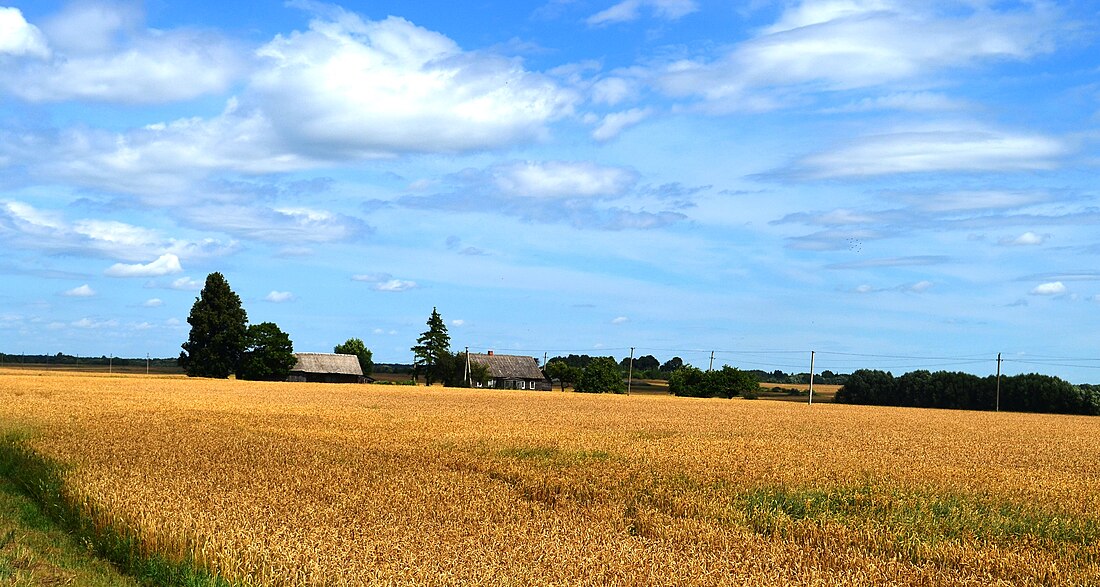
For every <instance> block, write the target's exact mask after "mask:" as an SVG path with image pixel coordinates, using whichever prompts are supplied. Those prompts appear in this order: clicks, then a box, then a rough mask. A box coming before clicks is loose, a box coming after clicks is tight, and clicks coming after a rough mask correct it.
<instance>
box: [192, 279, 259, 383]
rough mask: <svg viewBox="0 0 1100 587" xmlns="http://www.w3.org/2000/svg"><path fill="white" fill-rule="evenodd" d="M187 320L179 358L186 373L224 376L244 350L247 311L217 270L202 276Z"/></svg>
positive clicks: (232, 370) (232, 367) (231, 369)
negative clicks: (187, 330) (203, 280)
mask: <svg viewBox="0 0 1100 587" xmlns="http://www.w3.org/2000/svg"><path fill="white" fill-rule="evenodd" d="M187 323H188V324H190V325H191V335H190V336H189V337H188V338H187V342H185V343H183V352H181V353H180V358H179V364H180V366H181V367H183V368H184V370H185V371H186V372H187V375H188V376H189V377H216V378H220V379H225V378H226V377H229V374H230V373H234V372H235V371H236V370H237V366H238V364H239V363H240V360H241V355H242V353H244V349H245V344H246V333H247V331H248V327H247V324H248V314H247V313H245V311H244V308H243V307H241V298H240V296H238V295H237V294H235V293H233V290H232V289H230V288H229V282H227V281H226V280H225V277H224V276H223V275H222V274H221V273H218V272H214V273H211V274H210V275H207V276H206V285H205V286H204V287H203V288H202V292H201V293H200V295H199V297H198V298H195V305H193V306H191V315H190V316H188V317H187Z"/></svg>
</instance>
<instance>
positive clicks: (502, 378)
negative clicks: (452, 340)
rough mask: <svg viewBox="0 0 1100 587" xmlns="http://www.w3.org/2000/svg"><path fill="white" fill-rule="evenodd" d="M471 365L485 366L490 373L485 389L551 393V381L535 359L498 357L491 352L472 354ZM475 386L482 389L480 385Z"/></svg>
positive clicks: (516, 356) (518, 356)
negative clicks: (532, 390) (530, 390)
mask: <svg viewBox="0 0 1100 587" xmlns="http://www.w3.org/2000/svg"><path fill="white" fill-rule="evenodd" d="M469 357H470V364H471V365H473V364H480V365H484V366H485V367H486V368H487V369H488V371H489V381H488V383H486V384H485V387H492V388H496V389H534V390H537V391H550V390H551V387H550V380H549V379H547V377H546V375H544V374H543V373H542V370H541V369H539V362H538V361H537V360H535V358H534V357H524V356H521V355H498V354H495V353H493V351H489V352H488V353H486V354H478V353H470V355H469ZM474 386H476V387H481V384H480V383H474Z"/></svg>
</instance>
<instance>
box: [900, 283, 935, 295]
mask: <svg viewBox="0 0 1100 587" xmlns="http://www.w3.org/2000/svg"><path fill="white" fill-rule="evenodd" d="M932 285H933V283H932V282H931V281H928V280H922V281H918V282H916V283H910V284H907V285H903V286H901V288H900V289H901V291H908V292H912V293H922V292H925V291H928V289H929V288H931V287H932Z"/></svg>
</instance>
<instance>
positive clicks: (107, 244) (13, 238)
mask: <svg viewBox="0 0 1100 587" xmlns="http://www.w3.org/2000/svg"><path fill="white" fill-rule="evenodd" d="M0 241H4V242H7V243H9V244H11V245H14V246H18V247H20V248H26V249H30V250H35V251H54V252H60V253H77V254H84V255H87V254H89V253H90V254H95V255H100V256H103V257H112V258H115V259H125V260H127V261H141V260H143V259H148V258H150V257H155V256H156V257H161V259H158V262H168V261H170V260H166V259H164V256H165V255H167V254H169V253H170V254H172V255H174V256H176V257H178V256H179V255H188V256H192V257H207V256H219V255H223V254H226V253H228V252H230V251H232V250H234V249H235V248H236V243H222V242H221V241H217V240H213V239H203V240H201V241H188V240H181V239H171V238H165V237H164V236H162V235H161V234H159V233H158V232H157V231H155V230H150V229H147V228H142V227H140V226H134V225H132V224H126V223H124V222H118V221H115V220H97V219H81V220H75V221H71V222H70V221H68V220H66V219H65V218H64V217H63V216H62V215H61V214H59V213H57V212H54V211H51V210H39V209H37V208H34V207H33V206H30V205H29V204H25V203H22V202H2V203H0ZM177 262H178V259H177ZM154 264H155V263H154Z"/></svg>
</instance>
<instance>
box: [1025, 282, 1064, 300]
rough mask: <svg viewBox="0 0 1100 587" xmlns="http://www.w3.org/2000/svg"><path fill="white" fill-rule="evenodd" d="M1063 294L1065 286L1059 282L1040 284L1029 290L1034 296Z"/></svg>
mask: <svg viewBox="0 0 1100 587" xmlns="http://www.w3.org/2000/svg"><path fill="white" fill-rule="evenodd" d="M1064 293H1066V286H1065V284H1063V283H1062V282H1061V281H1051V282H1049V283H1042V284H1039V285H1037V286H1035V288H1034V289H1032V290H1031V294H1032V295H1036V296H1054V295H1059V294H1064Z"/></svg>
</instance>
